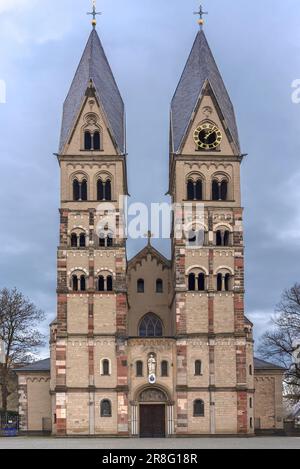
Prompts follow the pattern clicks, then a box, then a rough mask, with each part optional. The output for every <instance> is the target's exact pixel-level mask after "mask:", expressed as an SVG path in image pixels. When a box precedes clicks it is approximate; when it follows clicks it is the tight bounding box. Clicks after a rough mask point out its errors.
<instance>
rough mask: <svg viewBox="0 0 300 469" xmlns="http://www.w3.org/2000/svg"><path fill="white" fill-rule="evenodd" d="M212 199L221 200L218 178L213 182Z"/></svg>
mask: <svg viewBox="0 0 300 469" xmlns="http://www.w3.org/2000/svg"><path fill="white" fill-rule="evenodd" d="M212 200H214V201H217V200H220V192H219V182H218V181H216V180H214V181H213V182H212Z"/></svg>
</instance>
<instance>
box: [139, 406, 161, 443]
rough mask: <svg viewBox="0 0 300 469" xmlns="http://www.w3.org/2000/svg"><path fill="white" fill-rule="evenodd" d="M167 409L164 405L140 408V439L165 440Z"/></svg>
mask: <svg viewBox="0 0 300 469" xmlns="http://www.w3.org/2000/svg"><path fill="white" fill-rule="evenodd" d="M165 436H166V407H165V406H164V405H154V404H150V405H141V406H140V437H141V438H165Z"/></svg>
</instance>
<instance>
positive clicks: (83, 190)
mask: <svg viewBox="0 0 300 469" xmlns="http://www.w3.org/2000/svg"><path fill="white" fill-rule="evenodd" d="M81 200H83V201H86V200H87V180H86V179H83V181H82V182H81Z"/></svg>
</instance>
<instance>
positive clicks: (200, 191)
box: [195, 179, 203, 201]
mask: <svg viewBox="0 0 300 469" xmlns="http://www.w3.org/2000/svg"><path fill="white" fill-rule="evenodd" d="M202 186H203V184H202V181H201V179H198V181H197V182H196V185H195V199H196V200H199V201H200V200H203V187H202Z"/></svg>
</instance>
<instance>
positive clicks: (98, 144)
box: [93, 130, 101, 151]
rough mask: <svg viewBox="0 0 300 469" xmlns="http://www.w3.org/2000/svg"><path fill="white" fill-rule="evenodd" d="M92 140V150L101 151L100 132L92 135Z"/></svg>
mask: <svg viewBox="0 0 300 469" xmlns="http://www.w3.org/2000/svg"><path fill="white" fill-rule="evenodd" d="M93 140H94V145H93V147H94V150H96V151H97V150H98V151H99V150H101V140H100V132H99V131H98V130H97V131H96V132H95V133H94V136H93Z"/></svg>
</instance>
